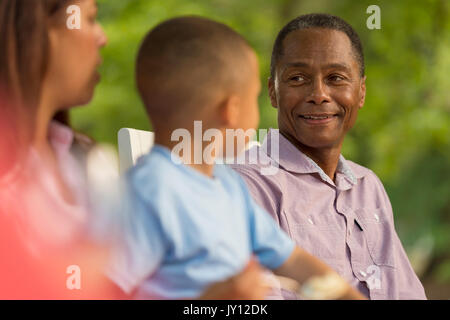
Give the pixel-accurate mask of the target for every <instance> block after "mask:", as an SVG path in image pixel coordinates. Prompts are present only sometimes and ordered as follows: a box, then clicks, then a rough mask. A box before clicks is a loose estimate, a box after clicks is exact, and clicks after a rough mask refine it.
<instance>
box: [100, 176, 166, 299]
mask: <svg viewBox="0 0 450 320" xmlns="http://www.w3.org/2000/svg"><path fill="white" fill-rule="evenodd" d="M127 189H128V190H127V192H126V194H127V197H126V198H127V199H126V200H125V201H124V210H123V212H122V216H121V219H120V231H119V236H118V238H117V239H116V240H117V241H116V245H114V246H113V248H112V250H111V251H112V252H111V258H110V263H109V265H108V267H107V272H106V274H107V276H108V277H109V278H110V279H111V280H112V281H113V282H114V283H115V284H116V285H117V286H119V287H120V288H121V289H122V290H123V291H124V292H125V293H126V294H128V295H129V294H132V292H133V291H134V290H135V289H137V288H138V287H139V285H140V284H141V283H142V282H144V281H145V280H146V279H148V278H149V277H150V276H151V275H152V273H154V271H155V270H156V269H157V268H158V267H159V265H160V264H161V262H162V260H163V258H164V255H165V251H166V243H167V241H166V238H165V236H164V233H163V231H162V226H161V221H160V219H158V216H157V214H156V212H155V210H154V209H152V207H151V206H150V204H148V203H147V202H146V201H145V200H144V199H143V198H142V197H140V196H139V193H138V192H136V190H135V189H133V187H132V186H131V184H128V188H127Z"/></svg>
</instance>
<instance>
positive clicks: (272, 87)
mask: <svg viewBox="0 0 450 320" xmlns="http://www.w3.org/2000/svg"><path fill="white" fill-rule="evenodd" d="M267 86H268V88H269V98H270V103H271V104H272V107H274V108H278V105H277V104H278V103H277V94H276V92H275V80H274V79H273V78H272V77H269V81H268V83H267Z"/></svg>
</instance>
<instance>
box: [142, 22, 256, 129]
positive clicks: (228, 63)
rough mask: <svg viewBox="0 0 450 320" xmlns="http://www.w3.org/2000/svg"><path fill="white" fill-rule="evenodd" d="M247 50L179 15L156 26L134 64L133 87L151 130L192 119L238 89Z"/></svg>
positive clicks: (237, 39)
mask: <svg viewBox="0 0 450 320" xmlns="http://www.w3.org/2000/svg"><path fill="white" fill-rule="evenodd" d="M249 50H251V47H250V46H249V45H248V43H247V41H246V40H245V39H244V38H243V37H242V36H240V35H239V34H238V33H236V32H235V31H233V30H232V29H231V28H229V27H227V26H226V25H224V24H222V23H218V22H215V21H212V20H209V19H205V18H201V17H195V16H187V17H178V18H174V19H170V20H167V21H165V22H163V23H161V24H159V25H158V26H156V27H155V28H154V29H153V30H151V31H150V32H149V33H148V34H147V36H146V37H145V39H144V41H143V43H142V45H141V48H140V50H139V54H138V57H137V63H136V81H137V87H138V90H139V93H140V95H141V97H142V99H143V102H144V104H145V107H146V110H147V113H148V114H149V116H150V118H151V120H152V122H153V124H154V126H155V122H162V121H164V124H165V125H167V124H169V125H170V123H171V121H176V122H179V120H180V119H185V120H186V119H192V117H194V118H195V116H196V115H197V114H198V113H199V111H201V110H202V109H203V108H204V107H207V106H209V105H211V104H213V103H215V102H218V100H217V99H220V97H221V96H223V97H225V96H226V95H227V94H230V93H233V92H236V91H238V90H239V89H242V86H243V82H244V81H245V80H246V79H245V77H246V74H248V72H246V71H245V69H246V68H248V64H249V63H248V55H249Z"/></svg>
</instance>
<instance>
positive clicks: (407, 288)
mask: <svg viewBox="0 0 450 320" xmlns="http://www.w3.org/2000/svg"><path fill="white" fill-rule="evenodd" d="M374 176H375V178H376V183H377V184H378V188H379V190H380V192H381V195H382V198H383V201H384V205H385V207H386V208H388V211H389V215H390V216H389V219H390V223H391V224H392V228H393V232H394V237H393V239H394V240H393V242H394V243H393V244H392V245H393V246H394V248H395V258H396V259H397V271H396V277H397V281H398V288H399V291H398V293H399V299H400V300H423V299H426V298H427V297H426V295H425V290H424V288H423V286H422V283H421V282H420V280H419V278H418V277H417V275H416V273H415V272H414V269H413V267H412V265H411V263H410V261H409V259H408V256H407V254H406V252H405V249H404V248H403V245H402V243H401V241H400V238H399V237H398V234H397V231H396V230H395V226H394V215H393V210H392V205H391V202H390V200H389V197H388V195H387V193H386V190H385V189H384V187H383V184H382V182H381V181H380V179H379V178H378V177H377V176H376V175H375V174H374Z"/></svg>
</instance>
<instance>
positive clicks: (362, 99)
mask: <svg viewBox="0 0 450 320" xmlns="http://www.w3.org/2000/svg"><path fill="white" fill-rule="evenodd" d="M366 78H367V76H364V77H362V78H361V88H360V90H361V91H360V92H361V97H360V100H359V108H360V109H361V108H362V107H363V106H364V103H365V101H366Z"/></svg>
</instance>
